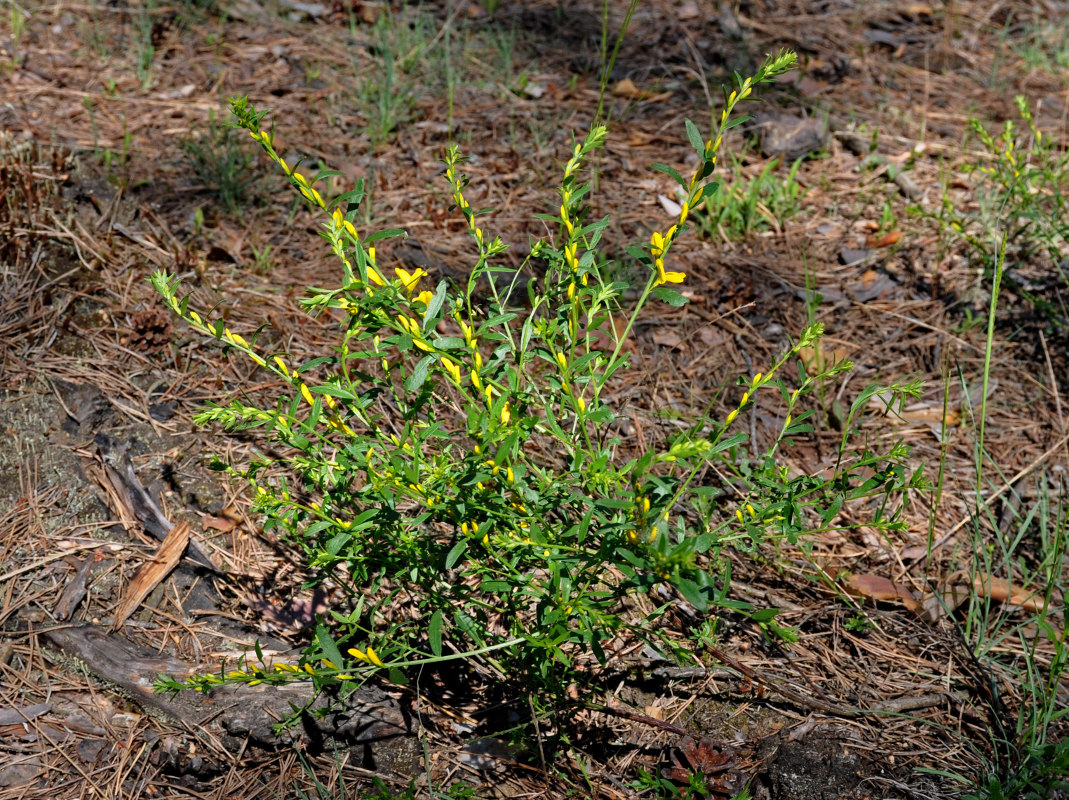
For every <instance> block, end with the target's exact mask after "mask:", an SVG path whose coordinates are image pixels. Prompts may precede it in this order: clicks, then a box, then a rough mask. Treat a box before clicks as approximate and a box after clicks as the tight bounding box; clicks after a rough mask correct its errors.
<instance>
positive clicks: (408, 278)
mask: <svg viewBox="0 0 1069 800" xmlns="http://www.w3.org/2000/svg"><path fill="white" fill-rule="evenodd" d="M394 272H395V273H396V274H397V277H398V278H399V279H400V281H401V285H403V286H404V287H405V291H406V292H408V293H409V294H412V292H413V291H414V290H415V288H416V284H417V283H419V279H420V278H422V277H423V276H424V275H426V274H427V273H426V272H425V271H423V270H422V269H417V270H416V271H415V272H409V271H408V270H407V269H402V268H401V267H397V268H396V269H395V270H394Z"/></svg>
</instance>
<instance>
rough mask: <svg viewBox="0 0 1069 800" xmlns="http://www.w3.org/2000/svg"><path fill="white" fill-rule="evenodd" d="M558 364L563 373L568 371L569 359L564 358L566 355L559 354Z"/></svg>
mask: <svg viewBox="0 0 1069 800" xmlns="http://www.w3.org/2000/svg"><path fill="white" fill-rule="evenodd" d="M557 363H558V364H560V368H561V372H565V371H567V369H568V359H566V358H565V357H564V353H557Z"/></svg>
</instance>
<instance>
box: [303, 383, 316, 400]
mask: <svg viewBox="0 0 1069 800" xmlns="http://www.w3.org/2000/svg"><path fill="white" fill-rule="evenodd" d="M301 396H302V397H303V398H304V399H305V400H307V401H308V405H314V404H315V398H314V397H312V393H311V392H310V391H308V387H307V386H305V385H304V384H303V383H302V384H301Z"/></svg>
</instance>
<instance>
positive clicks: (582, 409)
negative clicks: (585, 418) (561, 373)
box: [575, 397, 586, 414]
mask: <svg viewBox="0 0 1069 800" xmlns="http://www.w3.org/2000/svg"><path fill="white" fill-rule="evenodd" d="M575 407H576V408H578V409H579V413H580V414H585V413H586V400H584V399H583V398H582V397H577V398H575Z"/></svg>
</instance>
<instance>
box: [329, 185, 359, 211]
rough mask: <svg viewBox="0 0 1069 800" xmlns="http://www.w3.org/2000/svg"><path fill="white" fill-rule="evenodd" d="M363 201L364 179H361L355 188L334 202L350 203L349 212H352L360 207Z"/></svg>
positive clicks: (339, 196)
mask: <svg viewBox="0 0 1069 800" xmlns="http://www.w3.org/2000/svg"><path fill="white" fill-rule="evenodd" d="M363 199H364V179H363V178H360V179H359V180H357V182H356V186H355V187H353V188H352V189H350V190H349V191H347V192H345V193H344V194H341V195H338V197H337V199H336V200H335V201H334V202H335V203H342V202H345V203H348V204H349V210H350V211H351V210H352V209H353V208H355V207H356V206H358V205H360V203H361V201H363Z"/></svg>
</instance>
